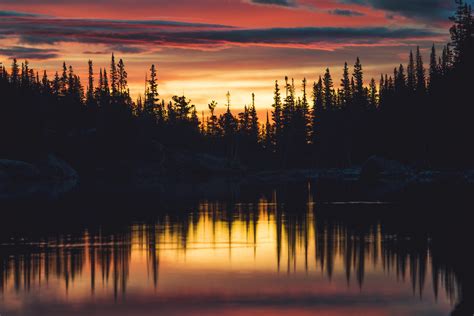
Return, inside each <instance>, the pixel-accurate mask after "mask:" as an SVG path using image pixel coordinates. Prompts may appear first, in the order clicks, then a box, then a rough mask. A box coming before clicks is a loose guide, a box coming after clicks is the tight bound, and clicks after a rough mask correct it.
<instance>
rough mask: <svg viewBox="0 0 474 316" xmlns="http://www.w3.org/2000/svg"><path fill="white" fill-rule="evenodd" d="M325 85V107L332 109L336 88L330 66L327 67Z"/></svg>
mask: <svg viewBox="0 0 474 316" xmlns="http://www.w3.org/2000/svg"><path fill="white" fill-rule="evenodd" d="M323 86H324V107H325V109H326V110H332V109H333V106H334V89H333V82H332V77H331V73H330V71H329V68H326V72H325V74H324V79H323Z"/></svg>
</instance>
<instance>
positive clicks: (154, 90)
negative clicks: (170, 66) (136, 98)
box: [145, 65, 159, 115]
mask: <svg viewBox="0 0 474 316" xmlns="http://www.w3.org/2000/svg"><path fill="white" fill-rule="evenodd" d="M147 84H148V90H147V94H146V99H145V112H146V113H148V114H152V115H153V114H154V112H155V107H156V104H157V102H158V101H159V98H158V96H159V94H158V82H157V79H156V68H155V65H151V68H150V79H149V80H148V82H147Z"/></svg>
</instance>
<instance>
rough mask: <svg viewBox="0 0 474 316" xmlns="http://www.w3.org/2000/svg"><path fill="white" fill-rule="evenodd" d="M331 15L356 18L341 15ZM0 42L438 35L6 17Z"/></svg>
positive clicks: (134, 48)
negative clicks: (2, 39)
mask: <svg viewBox="0 0 474 316" xmlns="http://www.w3.org/2000/svg"><path fill="white" fill-rule="evenodd" d="M335 14H339V15H351V14H352V15H354V14H356V13H354V12H352V11H350V12H345V11H344V10H341V11H337V12H335ZM1 36H4V37H9V38H13V39H17V40H19V41H20V42H21V43H23V44H28V45H36V44H46V45H48V44H49V45H53V44H57V43H65V42H77V43H86V44H103V45H106V46H108V47H110V48H111V49H117V51H122V52H125V53H141V52H145V51H146V50H147V49H151V48H152V49H156V48H157V46H159V47H181V48H191V49H202V50H209V49H222V48H227V47H230V46H245V45H253V46H275V47H305V48H311V49H334V48H337V47H344V46H354V45H361V46H365V45H385V44H387V43H392V42H393V41H402V42H403V41H405V40H414V39H423V38H433V37H439V36H444V34H443V33H439V32H437V31H435V30H429V29H423V28H388V27H357V28H354V27H353V28H351V27H295V28H235V27H232V26H228V25H219V24H204V23H203V24H201V23H188V22H180V21H161V20H144V21H142V20H107V19H60V18H51V17H43V16H28V15H27V14H23V15H22V14H20V15H18V14H17V15H9V16H6V17H5V18H3V19H2V20H1V21H0V37H1ZM46 56H54V54H50V55H46Z"/></svg>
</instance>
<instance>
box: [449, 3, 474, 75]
mask: <svg viewBox="0 0 474 316" xmlns="http://www.w3.org/2000/svg"><path fill="white" fill-rule="evenodd" d="M455 3H456V6H457V7H456V12H455V14H454V16H453V17H451V18H450V20H451V21H452V22H453V23H454V24H453V26H452V27H451V29H450V30H449V31H450V34H451V43H452V47H453V59H454V63H455V64H456V65H458V66H459V65H462V64H464V63H470V65H472V56H473V54H474V20H473V18H472V10H471V6H470V5H468V4H467V3H465V2H464V1H463V0H456V1H455Z"/></svg>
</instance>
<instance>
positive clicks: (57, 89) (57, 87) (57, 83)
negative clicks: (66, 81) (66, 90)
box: [53, 71, 61, 98]
mask: <svg viewBox="0 0 474 316" xmlns="http://www.w3.org/2000/svg"><path fill="white" fill-rule="evenodd" d="M60 94H61V79H60V78H59V73H58V72H57V71H56V73H55V74H54V81H53V95H54V96H55V97H56V98H57V97H59V95H60Z"/></svg>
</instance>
